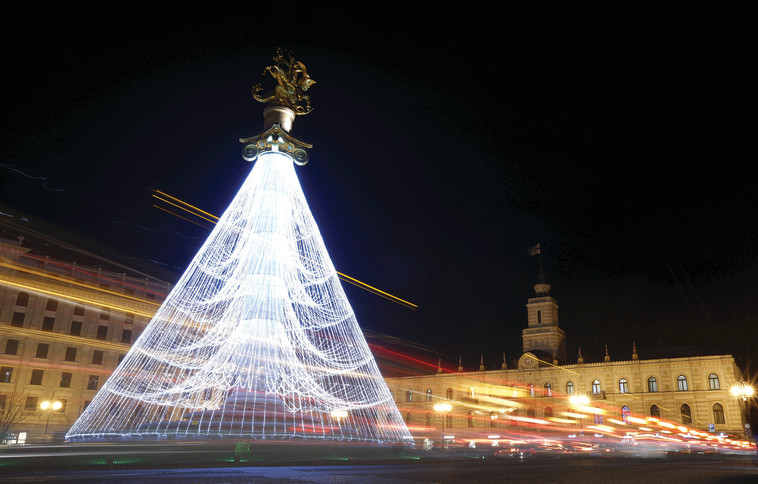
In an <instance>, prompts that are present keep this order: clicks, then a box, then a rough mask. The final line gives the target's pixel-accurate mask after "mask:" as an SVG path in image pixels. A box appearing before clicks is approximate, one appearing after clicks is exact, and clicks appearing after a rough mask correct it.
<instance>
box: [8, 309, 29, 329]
mask: <svg viewBox="0 0 758 484" xmlns="http://www.w3.org/2000/svg"><path fill="white" fill-rule="evenodd" d="M24 316H26V313H19V312H18V311H16V312H14V313H13V317H12V318H11V326H13V327H16V328H23V327H24Z"/></svg>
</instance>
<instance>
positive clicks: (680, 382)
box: [676, 375, 687, 392]
mask: <svg viewBox="0 0 758 484" xmlns="http://www.w3.org/2000/svg"><path fill="white" fill-rule="evenodd" d="M676 385H677V387H678V388H679V391H680V392H686V391H687V377H686V376H684V375H679V376H678V377H676Z"/></svg>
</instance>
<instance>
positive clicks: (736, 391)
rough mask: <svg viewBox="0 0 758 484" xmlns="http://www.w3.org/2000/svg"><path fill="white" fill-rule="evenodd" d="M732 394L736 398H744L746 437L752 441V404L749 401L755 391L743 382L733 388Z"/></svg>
mask: <svg viewBox="0 0 758 484" xmlns="http://www.w3.org/2000/svg"><path fill="white" fill-rule="evenodd" d="M731 392H732V395H734V396H735V397H736V398H742V403H744V404H745V436H746V437H747V438H748V439H750V438H751V437H752V429H751V428H750V402H748V401H747V399H748V398H751V397H752V396H753V393H755V390H754V389H753V387H751V386H750V385H748V384H747V383H746V382H744V381H741V382H739V383H737V384H735V385H734V386H732V388H731Z"/></svg>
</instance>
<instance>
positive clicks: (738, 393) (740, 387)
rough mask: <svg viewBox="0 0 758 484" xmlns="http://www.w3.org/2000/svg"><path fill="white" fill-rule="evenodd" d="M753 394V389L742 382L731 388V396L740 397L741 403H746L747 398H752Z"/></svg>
mask: <svg viewBox="0 0 758 484" xmlns="http://www.w3.org/2000/svg"><path fill="white" fill-rule="evenodd" d="M753 393H755V390H754V389H753V387H751V386H750V385H748V384H747V383H745V382H744V381H741V382H739V383H737V384H735V385H734V386H733V387H732V395H734V396H735V397H737V398H740V397H742V401H743V402H746V401H747V399H748V397H752V396H753Z"/></svg>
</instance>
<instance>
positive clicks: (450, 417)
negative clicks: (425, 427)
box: [445, 413, 453, 428]
mask: <svg viewBox="0 0 758 484" xmlns="http://www.w3.org/2000/svg"><path fill="white" fill-rule="evenodd" d="M445 420H447V428H452V427H453V414H452V413H449V414H447V415H445Z"/></svg>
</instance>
